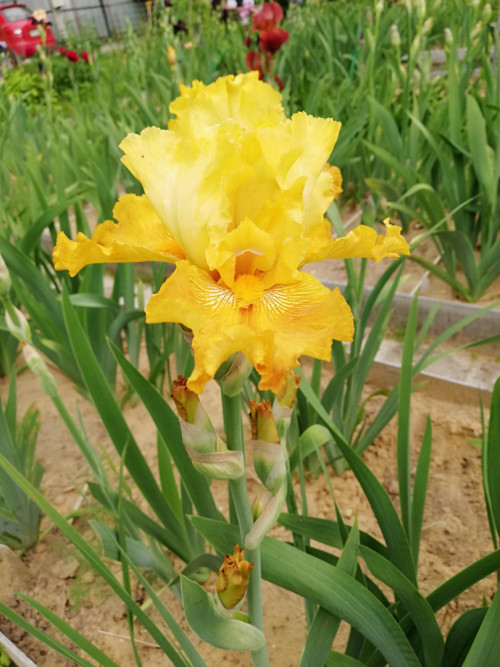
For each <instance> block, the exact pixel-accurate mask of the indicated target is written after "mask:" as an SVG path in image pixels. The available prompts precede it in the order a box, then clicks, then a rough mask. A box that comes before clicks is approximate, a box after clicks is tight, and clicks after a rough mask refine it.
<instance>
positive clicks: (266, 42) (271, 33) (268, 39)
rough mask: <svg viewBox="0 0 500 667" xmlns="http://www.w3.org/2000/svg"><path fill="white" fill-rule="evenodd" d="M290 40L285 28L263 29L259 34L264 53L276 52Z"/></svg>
mask: <svg viewBox="0 0 500 667" xmlns="http://www.w3.org/2000/svg"><path fill="white" fill-rule="evenodd" d="M286 41H288V32H287V31H286V30H284V29H283V28H272V29H271V30H263V31H262V32H261V33H260V35H259V48H260V50H261V51H264V53H276V51H279V50H280V48H281V47H282V46H283V44H284V43H285V42H286Z"/></svg>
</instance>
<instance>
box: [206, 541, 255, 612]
mask: <svg viewBox="0 0 500 667" xmlns="http://www.w3.org/2000/svg"><path fill="white" fill-rule="evenodd" d="M252 568H253V563H249V562H248V561H247V560H245V551H244V549H240V546H239V544H237V545H236V546H235V547H234V553H233V555H232V556H229V555H226V556H225V557H224V562H223V563H222V565H221V568H220V570H219V576H218V577H217V582H216V584H215V590H216V591H217V599H218V600H219V602H220V603H221V604H222V606H223V608H224V609H225V610H229V609H234V608H235V607H237V606H238V605H240V604H241V603H242V601H243V598H244V597H245V593H246V591H247V587H248V580H249V578H250V572H251V571H252Z"/></svg>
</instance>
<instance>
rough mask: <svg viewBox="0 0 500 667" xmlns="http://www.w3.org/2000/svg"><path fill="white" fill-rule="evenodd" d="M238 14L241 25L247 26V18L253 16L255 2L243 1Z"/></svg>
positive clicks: (252, 0)
mask: <svg viewBox="0 0 500 667" xmlns="http://www.w3.org/2000/svg"><path fill="white" fill-rule="evenodd" d="M239 12H240V17H241V22H242V24H243V25H248V17H249V16H250V14H253V13H254V12H255V1H254V0H243V3H242V5H241V7H240V9H239Z"/></svg>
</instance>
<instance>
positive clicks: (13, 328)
mask: <svg viewBox="0 0 500 667" xmlns="http://www.w3.org/2000/svg"><path fill="white" fill-rule="evenodd" d="M5 323H6V324H7V328H8V329H9V331H10V333H11V334H12V335H13V336H14V338H17V340H19V341H21V343H31V329H30V325H29V324H28V320H27V319H26V317H25V316H24V315H23V313H22V312H21V311H20V310H19V308H16V307H15V306H13V305H12V304H11V303H10V302H6V305H5Z"/></svg>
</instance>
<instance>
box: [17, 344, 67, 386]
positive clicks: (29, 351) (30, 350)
mask: <svg viewBox="0 0 500 667" xmlns="http://www.w3.org/2000/svg"><path fill="white" fill-rule="evenodd" d="M23 355H24V359H25V360H26V363H27V364H28V368H29V369H30V371H31V372H32V373H34V374H35V375H36V376H37V378H38V381H39V382H40V386H41V387H42V389H43V391H44V392H45V393H46V394H47V395H48V396H50V397H51V398H56V397H57V396H58V394H59V392H58V390H57V384H56V381H55V378H54V376H53V375H52V373H51V372H50V371H49V369H48V368H47V364H46V363H45V361H44V359H43V358H42V356H41V355H40V353H39V352H38V351H37V350H35V348H34V347H32V346H31V345H25V347H24V349H23Z"/></svg>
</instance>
